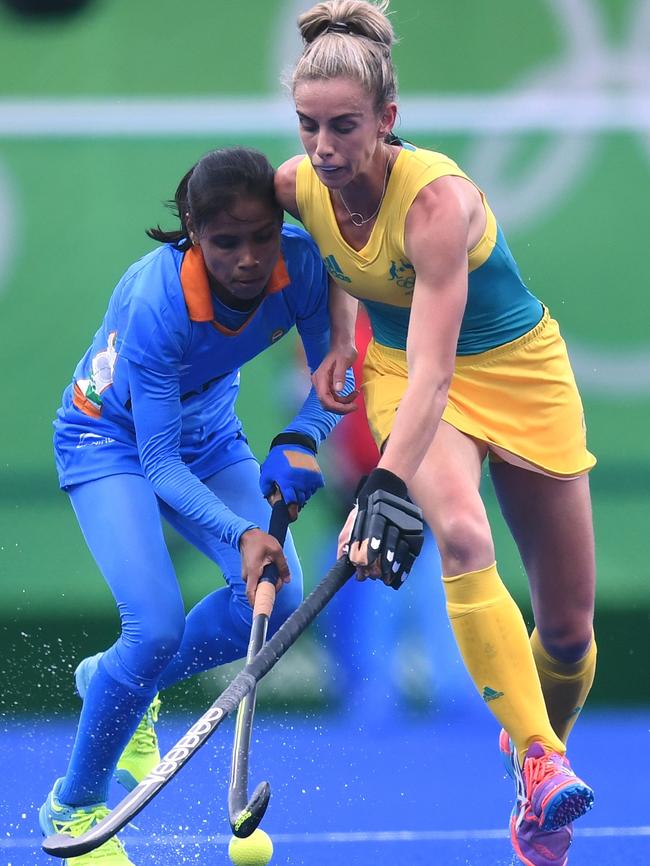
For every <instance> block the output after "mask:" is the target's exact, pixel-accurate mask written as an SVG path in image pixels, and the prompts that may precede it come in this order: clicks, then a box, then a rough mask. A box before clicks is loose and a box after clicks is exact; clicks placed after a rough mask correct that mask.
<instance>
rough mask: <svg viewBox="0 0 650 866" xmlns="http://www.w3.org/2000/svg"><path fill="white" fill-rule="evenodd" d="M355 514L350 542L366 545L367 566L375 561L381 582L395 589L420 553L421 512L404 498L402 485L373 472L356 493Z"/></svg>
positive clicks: (382, 472) (386, 474)
mask: <svg viewBox="0 0 650 866" xmlns="http://www.w3.org/2000/svg"><path fill="white" fill-rule="evenodd" d="M357 505H358V507H359V512H358V514H357V518H356V520H355V523H354V527H353V529H352V536H351V538H350V543H351V544H352V543H354V542H357V543H358V544H359V545H361V544H363V542H364V541H367V542H368V552H367V559H368V565H372V564H373V563H374V562H377V561H378V562H379V566H380V568H381V579H382V580H383V582H384V583H385V584H387V585H388V586H391V587H392V588H393V589H399V588H400V586H401V585H402V584H403V583H404V581H405V580H406V578H407V577H408V575H409V572H410V570H411V568H412V567H413V563H414V562H415V558H416V557H417V555H418V553H419V552H420V551H421V550H422V544H423V542H424V524H423V521H422V510H421V509H420V508H418V506H417V505H414V504H413V503H412V502H411V500H410V499H409V498H408V493H407V489H406V484H404V482H403V481H402V479H401V478H398V476H397V475H394V474H393V473H392V472H389V471H388V470H386V469H374V470H373V471H372V472H371V473H370V475H368V477H367V478H366V479H365V480H364V481H363V482H362V484H361V486H360V489H359V491H358V493H357Z"/></svg>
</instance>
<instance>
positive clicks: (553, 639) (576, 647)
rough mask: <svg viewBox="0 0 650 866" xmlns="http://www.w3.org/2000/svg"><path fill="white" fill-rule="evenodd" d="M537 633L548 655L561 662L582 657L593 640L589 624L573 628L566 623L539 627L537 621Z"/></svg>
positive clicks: (568, 662)
mask: <svg viewBox="0 0 650 866" xmlns="http://www.w3.org/2000/svg"><path fill="white" fill-rule="evenodd" d="M537 633H538V635H539V640H540V643H541V644H542V647H543V648H544V650H545V651H546V652H547V653H548V655H549V656H550V657H551V658H553V659H555V660H556V661H559V662H562V663H563V664H574V663H575V662H579V661H580V660H581V659H583V658H584V657H585V656H586V655H587V653H588V652H589V649H590V647H591V644H592V641H593V640H594V633H593V629H592V628H591V624H585V626H583V627H573V628H572V627H571V626H568V625H565V627H562V626H556V627H555V628H550V627H548V626H547V627H544V626H542V627H540V625H539V623H537Z"/></svg>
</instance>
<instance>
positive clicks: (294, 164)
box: [275, 155, 304, 220]
mask: <svg viewBox="0 0 650 866" xmlns="http://www.w3.org/2000/svg"><path fill="white" fill-rule="evenodd" d="M303 159H304V156H300V155H298V156H292V157H291V158H290V159H288V160H287V161H286V162H283V163H282V165H281V166H280V167H279V168H278V169H277V170H276V172H275V195H276V197H277V199H278V201H279V202H280V204H281V205H282V207H283V208H284V209H285V210H286V211H287V213H290V214H291V216H292V217H295V218H296V219H297V220H299V219H300V212H299V210H298V203H297V201H296V172H297V171H298V164H299V163H300V162H302V160H303Z"/></svg>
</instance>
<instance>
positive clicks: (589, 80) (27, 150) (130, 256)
mask: <svg viewBox="0 0 650 866" xmlns="http://www.w3.org/2000/svg"><path fill="white" fill-rule="evenodd" d="M310 5H311V4H310V3H309V2H295V0H294V2H289V0H287V2H282V0H246V2H243V3H215V2H213V0H187V2H186V3H184V4H183V5H182V7H179V5H178V4H177V3H176V2H172V0H156V2H153V0H139V2H137V3H134V2H132V0H94V2H88V3H87V4H85V6H84V7H83V8H82V9H80V10H79V11H78V12H77V13H76V14H74V15H70V16H67V17H65V18H61V19H57V18H50V19H47V20H41V19H38V18H28V17H25V16H24V15H19V14H16V13H15V12H13V11H11V10H10V9H9V8H7V7H4V6H0V69H1V71H2V75H0V369H2V378H1V388H2V392H1V405H2V407H3V410H2V415H3V420H2V426H1V428H0V430H1V434H0V436H1V443H2V449H1V452H0V466H1V470H0V576H1V578H2V596H1V601H0V652H2V656H3V657H4V663H3V666H2V668H3V680H4V689H3V692H4V694H3V698H2V700H3V701H4V709H5V710H7V711H14V710H17V711H20V710H21V709H30V708H33V707H37V706H43V705H44V706H59V705H63V706H67V704H66V703H65V699H62V698H61V697H60V692H61V691H62V690H61V689H59V685H58V678H59V676H60V675H61V673H62V672H64V671H67V670H68V669H69V668H70V667H71V666H72V665H74V663H75V661H76V659H77V658H78V657H79V656H80V655H81V654H82V653H85V652H88V651H93V652H94V651H97V649H100V648H102V646H103V644H104V643H105V642H107V641H110V640H112V639H113V637H114V636H115V634H116V629H117V618H116V614H115V612H114V609H113V604H112V600H111V598H110V595H109V593H108V591H107V590H106V588H105V587H104V584H103V581H102V579H101V577H100V576H99V574H98V572H97V569H96V567H95V565H94V563H93V561H92V559H91V558H90V556H89V554H88V553H87V551H86V549H85V546H84V543H83V539H82V538H81V534H80V532H79V530H78V527H77V525H76V522H75V520H74V517H73V514H72V511H71V509H70V507H69V505H68V502H67V499H66V497H65V495H64V494H62V493H60V492H59V491H58V488H57V482H56V477H55V473H54V468H53V461H52V455H51V420H52V418H53V417H54V413H55V411H56V408H57V405H58V402H59V399H60V395H61V392H62V390H63V388H64V387H65V385H66V384H67V382H68V381H69V379H70V377H71V375H72V371H73V369H74V366H75V364H76V362H77V360H78V358H79V357H80V356H81V354H82V353H83V352H84V350H85V349H86V347H87V344H88V343H89V342H90V339H91V336H92V334H93V333H94V330H95V329H96V327H97V325H98V324H99V321H100V319H101V316H102V314H103V312H104V309H105V306H106V302H107V299H108V297H109V295H110V292H111V290H112V288H113V286H114V284H115V283H116V281H117V280H118V278H119V277H120V275H121V274H122V272H123V271H124V270H125V269H126V267H127V266H128V265H129V264H130V263H131V262H132V261H133V260H135V259H136V258H138V257H139V256H141V255H142V254H143V253H144V252H146V251H147V250H148V249H150V248H151V247H152V245H153V243H152V242H151V241H149V239H148V238H146V237H145V235H144V230H145V229H146V228H147V227H149V226H151V225H154V224H155V223H156V222H158V221H161V220H162V221H165V220H167V224H169V218H168V217H167V215H166V212H165V210H164V207H163V202H164V201H165V200H166V199H168V198H169V197H171V196H172V194H173V191H174V189H175V187H176V184H177V181H178V180H179V178H180V177H181V176H182V174H183V173H184V172H185V171H186V169H187V168H188V167H189V166H190V165H191V164H192V163H193V162H194V161H195V160H196V159H197V158H198V157H200V156H201V155H202V154H203V153H204V152H206V151H207V150H209V149H211V148H213V147H216V146H219V145H224V144H233V143H242V144H248V145H252V146H256V147H258V148H260V149H262V150H263V151H265V152H266V153H267V154H268V156H269V157H270V159H271V160H272V161H273V162H274V163H275V164H278V163H279V162H280V161H281V160H283V159H285V158H286V157H288V156H290V155H292V154H294V153H297V152H299V151H300V145H299V141H298V138H297V135H296V133H295V131H294V123H293V118H292V114H291V105H290V100H289V98H288V96H287V94H286V92H285V91H284V90H283V89H282V87H281V86H280V84H279V80H280V78H281V75H282V73H283V71H286V70H287V69H289V68H290V67H291V64H292V61H293V60H294V58H295V57H296V56H297V53H298V50H299V45H298V40H297V35H296V29H295V24H294V22H295V19H296V16H297V14H298V13H299V12H300V11H302V10H303V9H305V8H308V7H309V6H310ZM648 6H649V4H648V3H647V2H646V0H580V2H578V0H566V2H564V3H557V2H551V0H528V2H527V3H525V4H522V3H520V2H518V0H500V2H499V3H498V4H487V3H477V2H472V0H456V2H455V3H448V2H446V0H445V2H443V0H431V2H428V3H423V2H422V0H394V3H393V22H394V26H395V29H396V31H397V33H398V34H399V37H400V40H401V41H400V43H399V44H398V45H397V46H396V48H395V52H394V56H395V61H396V65H397V68H398V71H399V80H400V92H401V104H400V108H401V110H400V126H399V128H398V132H400V133H401V134H402V135H403V136H404V137H405V138H410V139H411V140H413V141H415V142H416V143H418V144H421V145H422V146H427V147H432V148H434V149H436V150H441V151H443V152H446V153H449V154H450V155H451V156H453V157H454V158H455V159H456V160H457V161H458V162H459V163H460V164H461V165H462V166H463V168H464V169H465V170H466V171H467V172H468V173H469V174H470V175H471V176H473V177H474V179H475V180H476V181H477V183H479V184H480V185H481V186H482V187H483V188H484V189H485V191H486V192H487V194H488V197H489V199H490V201H491V204H492V206H493V208H494V209H495V211H496V213H497V215H498V217H499V220H500V222H501V223H502V225H503V226H504V228H505V231H506V234H507V236H508V238H509V241H510V245H511V247H512V249H513V251H514V254H515V256H516V258H517V259H518V261H519V264H520V267H521V270H522V274H523V276H524V278H525V280H526V281H527V283H528V285H529V286H530V288H531V290H532V291H533V292H535V293H536V294H538V296H539V297H541V298H542V299H543V300H544V301H545V303H546V304H547V305H548V306H549V307H550V308H551V311H552V313H553V314H554V315H555V316H556V317H557V318H558V319H559V320H560V324H561V326H562V329H563V332H564V336H565V338H566V340H567V342H568V345H569V350H570V352H571V355H572V357H573V361H574V365H575V369H576V374H577V377H578V380H579V383H580V385H581V389H582V393H583V398H584V402H585V409H586V415H587V424H588V434H589V442H590V446H591V449H592V450H593V451H594V452H595V453H596V455H597V456H598V458H599V464H598V466H597V468H596V469H595V470H594V472H593V475H592V487H593V494H594V518H595V524H596V531H597V544H598V565H599V588H598V621H597V628H598V637H599V647H600V657H599V663H600V669H599V676H598V679H597V684H596V687H595V690H594V693H593V699H594V701H601V702H606V701H610V700H612V701H626V702H647V701H649V700H650V691H649V689H648V676H647V663H648V643H649V642H648V633H649V632H648V625H649V624H650V623H649V620H650V580H649V579H648V578H649V576H650V575H649V573H648V565H647V562H648V557H647V539H648V525H649V518H650V505H649V491H650V440H649V438H648V436H647V427H648V421H649V420H650V340H649V338H648V322H649V321H650V294H649V292H648V281H647V273H646V270H645V267H644V260H645V258H646V253H645V250H646V248H647V226H648V218H647V190H648V181H650V110H649V106H648V100H647V98H645V101H644V99H643V94H644V93H646V94H647V87H648V75H647V72H648V66H647V64H648V59H647V45H648V41H647V38H646V37H647V36H648V34H645V35H644V31H645V30H648V26H649V25H648V21H650V15H649V14H648ZM295 363H296V355H295V344H294V343H293V341H292V339H285V340H284V341H283V342H282V343H281V344H279V345H278V346H276V347H274V349H273V350H271V351H269V352H267V353H265V355H264V356H263V357H262V358H259V359H258V360H257V361H256V362H254V363H253V364H251V365H250V366H249V367H248V368H246V369H245V371H244V373H243V376H242V393H241V398H240V402H239V409H240V414H241V417H242V419H243V421H244V423H245V426H246V428H247V430H248V433H249V438H250V441H251V444H252V446H253V449H254V450H255V451H256V453H257V454H258V456H260V457H263V456H264V455H265V453H266V447H267V443H268V441H269V439H270V438H271V436H272V435H274V433H275V432H277V430H278V429H280V428H281V427H282V425H283V424H284V422H285V420H286V418H287V416H288V414H289V413H290V412H291V411H292V409H293V405H294V403H295V399H296V397H295V395H294V394H293V393H292V388H293V385H292V381H293V380H292V375H291V370H292V369H293V367H294V365H295ZM336 460H337V456H336V453H335V452H334V450H333V448H329V449H326V454H325V461H326V463H327V465H328V467H329V469H330V471H332V472H335V471H336ZM485 495H486V498H487V500H488V503H489V507H490V513H491V518H492V521H493V525H494V528H495V533H496V536H497V551H498V557H499V560H500V562H501V570H502V572H503V574H504V576H505V578H506V580H507V582H508V584H509V586H510V588H511V589H512V591H513V592H514V594H515V595H516V597H517V599H518V601H520V603H521V604H522V607H524V608H525V610H526V611H529V603H528V595H527V587H526V580H525V576H524V574H523V571H522V568H521V564H520V562H519V559H518V557H517V555H516V552H515V550H514V547H513V545H512V543H511V541H510V540H509V538H508V536H507V533H506V532H505V529H504V527H503V525H502V522H501V518H500V515H499V514H498V511H497V509H496V507H495V504H494V500H493V497H492V494H491V491H490V489H489V485H487V484H486V490H485ZM335 500H336V496H335V491H334V489H332V488H330V489H329V492H326V493H325V494H323V495H322V496H320V497H318V498H317V499H316V500H314V501H313V503H310V505H309V508H308V509H306V510H305V512H304V514H303V516H302V517H301V520H300V521H299V523H298V524H297V527H296V530H295V536H296V538H297V544H298V547H299V550H300V551H301V553H302V558H303V563H304V568H305V573H306V580H307V584H308V585H311V584H313V582H315V580H317V578H318V577H319V576H320V574H321V573H322V571H323V569H324V566H325V564H326V562H327V557H328V556H329V555H330V554H331V551H332V545H333V541H334V538H335V533H336V526H337V520H338V515H339V513H340V509H341V504H340V503H338V502H336V501H335ZM170 545H171V547H172V550H173V555H174V558H175V561H176V564H177V568H178V572H179V575H180V577H181V582H182V585H183V588H184V591H185V596H186V599H187V603H188V604H191V603H192V602H193V601H195V600H196V599H197V598H199V597H201V595H202V594H204V593H205V592H206V591H208V589H209V588H210V587H211V586H212V585H213V584H214V582H215V581H217V580H218V579H219V577H218V574H217V573H216V570H215V569H214V567H213V566H211V565H210V564H208V563H206V562H205V561H204V560H202V559H201V557H200V556H199V555H198V554H195V553H194V552H193V551H192V550H191V549H189V548H188V547H187V546H186V545H184V544H183V543H182V542H181V541H180V540H179V539H177V538H174V537H172V536H170ZM409 590H410V592H412V593H413V598H414V599H417V597H418V596H419V597H420V598H422V596H423V595H425V594H426V593H427V592H429V589H428V587H427V585H426V581H423V582H422V583H421V584H420V585H419V586H411V587H410V588H409ZM305 646H306V647H307V650H306V653H307V654H308V652H309V651H308V646H309V642H307V643H306V644H305ZM312 650H313V652H315V650H314V649H313V648H312ZM323 652H324V653H325V655H326V653H327V650H326V649H325V650H322V651H321V650H319V651H318V653H320V655H319V654H318V653H316V656H315V659H316V660H315V661H314V665H315V669H316V670H317V671H318V670H320V669H321V668H322V667H326V666H327V659H326V658H324V657H323V654H322V653H323ZM319 694H320V692H319V688H318V677H317V676H316V684H315V686H314V700H315V701H316V702H317V701H318V696H319ZM62 701H63V704H62V703H61V702H62Z"/></svg>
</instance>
